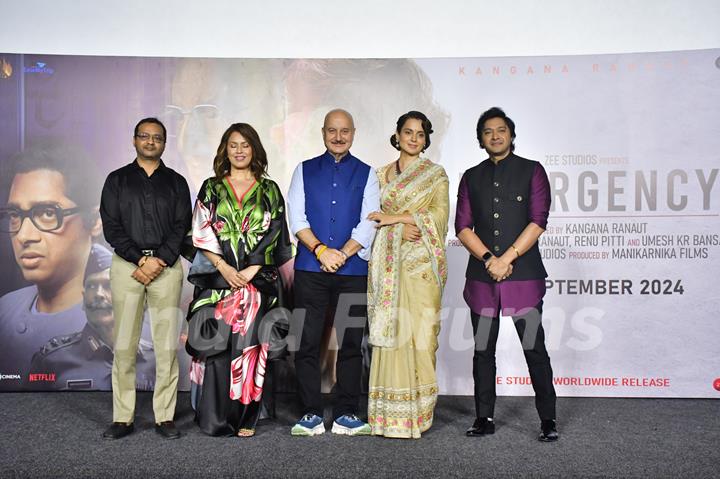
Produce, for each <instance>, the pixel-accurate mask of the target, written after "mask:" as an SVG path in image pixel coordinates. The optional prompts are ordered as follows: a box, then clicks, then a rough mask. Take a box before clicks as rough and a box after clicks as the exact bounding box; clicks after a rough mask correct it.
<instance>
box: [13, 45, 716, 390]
mask: <svg viewBox="0 0 720 479" xmlns="http://www.w3.org/2000/svg"><path fill="white" fill-rule="evenodd" d="M719 56H720V51H717V50H707V51H687V52H671V53H638V54H623V55H579V56H563V57H517V58H465V59H421V60H410V59H364V60H346V59H335V60H332V59H326V60H307V59H196V58H192V59H185V58H123V57H112V58H104V57H80V56H77V57H75V56H51V55H31V54H28V55H17V54H2V53H0V66H1V67H2V74H0V111H2V112H3V113H2V117H1V118H0V170H1V172H2V174H1V175H0V181H1V182H2V185H1V186H2V189H1V191H0V195H1V198H0V208H2V209H1V210H0V230H1V231H0V269H1V270H2V275H3V279H2V281H0V389H3V390H18V389H83V388H91V389H94V388H100V389H108V388H109V387H110V386H109V371H110V370H109V364H110V363H111V361H112V334H111V333H110V332H109V331H111V329H112V328H111V325H112V314H111V309H110V305H111V303H112V294H111V292H109V290H108V288H107V287H106V276H107V268H108V267H109V255H110V251H109V249H108V245H107V244H106V243H105V241H104V238H103V236H102V232H101V225H100V223H99V217H98V214H97V208H98V203H99V197H100V190H101V188H102V185H103V181H104V178H105V177H106V175H107V173H108V172H110V171H112V170H114V169H117V168H119V167H120V166H122V165H124V164H127V163H129V162H130V161H132V160H133V158H134V156H135V149H134V147H133V137H132V135H133V126H134V125H135V123H136V122H137V120H138V119H140V118H143V117H149V116H154V117H158V118H159V119H160V120H161V121H163V123H164V124H165V126H166V127H167V138H166V142H165V152H164V154H163V161H164V162H165V163H166V164H167V165H168V166H169V167H171V168H173V169H174V170H176V171H178V172H179V173H181V174H182V175H183V176H185V177H186V178H187V180H188V183H189V185H190V189H191V190H192V191H193V192H197V190H198V189H199V187H200V185H201V184H202V182H203V180H205V179H206V178H208V177H209V176H211V175H212V162H213V158H214V156H215V154H216V152H217V150H218V146H219V141H220V137H221V135H222V133H223V131H225V129H226V128H227V127H228V126H229V125H230V124H232V123H236V122H248V123H250V124H252V125H253V127H254V128H255V129H256V130H257V131H258V133H259V135H260V138H261V139H262V142H263V145H264V147H265V149H266V151H267V156H268V163H269V176H270V177H271V178H272V179H273V180H274V181H276V182H277V183H278V184H279V185H280V188H281V190H282V191H283V192H284V193H285V192H287V189H288V186H289V183H290V177H291V175H292V171H293V169H294V168H295V166H296V165H297V164H298V163H299V162H301V161H303V160H305V159H308V158H311V157H313V156H317V155H319V154H321V153H322V152H323V150H324V147H323V146H322V135H321V126H322V123H323V118H324V115H325V113H327V111H328V110H330V109H332V108H338V107H341V108H345V109H347V110H349V111H350V112H351V113H352V114H353V116H354V119H355V126H356V128H357V131H356V134H355V139H354V143H353V146H352V153H353V155H355V156H357V157H358V158H360V159H362V160H364V161H366V162H367V163H369V164H371V165H372V166H374V167H380V166H383V165H385V164H388V163H390V162H392V161H395V160H396V159H397V152H396V150H394V149H393V148H392V146H391V145H390V142H389V138H390V136H391V135H392V134H393V132H394V131H395V127H396V124H395V123H396V121H397V118H398V117H399V116H400V115H401V114H403V113H405V112H407V111H409V110H419V111H422V112H423V113H425V114H426V115H427V116H428V118H430V120H431V121H432V124H433V130H434V133H433V136H432V146H431V148H430V149H429V150H428V151H427V153H426V155H427V156H428V157H429V158H430V159H431V160H432V161H434V162H436V163H440V164H441V165H443V167H444V168H445V170H446V172H447V173H448V177H449V178H450V191H451V194H450V200H451V201H450V207H451V208H450V217H451V220H450V222H451V224H450V231H451V234H450V235H449V238H448V244H447V245H446V246H447V258H448V283H447V286H446V289H445V292H444V296H443V310H442V311H441V330H440V335H439V344H440V346H439V349H438V353H437V358H438V360H437V375H438V385H439V388H440V392H441V393H442V394H472V379H471V378H472V375H471V364H472V363H471V358H472V354H473V347H474V342H473V338H472V333H471V327H470V319H469V310H468V307H467V305H466V304H465V302H464V300H463V297H462V292H463V287H464V282H465V277H464V273H465V268H466V265H467V252H466V251H465V249H464V248H463V247H462V245H460V243H459V242H458V241H457V239H456V238H454V237H453V235H452V232H453V228H452V226H453V225H452V219H453V216H454V204H455V194H454V192H455V191H457V188H458V184H459V181H460V178H461V175H462V174H463V172H464V171H465V170H467V169H468V168H470V167H472V166H474V165H476V164H478V163H479V162H481V161H482V160H484V159H485V158H486V157H487V154H486V153H485V151H483V150H481V149H480V148H479V147H478V141H477V138H476V122H477V119H478V117H479V115H480V114H481V113H482V111H484V110H486V109H487V108H490V107H492V106H496V105H497V106H501V107H503V108H504V109H505V111H506V113H507V114H508V115H509V116H510V117H512V118H513V120H515V123H516V126H517V128H516V134H517V138H516V139H515V144H516V148H517V149H516V153H517V154H519V155H520V156H524V157H528V158H530V159H533V160H537V161H539V162H540V163H541V164H542V165H543V167H544V168H545V170H546V171H547V173H548V176H549V179H550V186H551V195H552V207H551V211H550V218H549V223H548V227H547V230H546V231H545V233H544V234H543V236H541V238H540V248H541V252H542V256H543V260H544V263H545V267H546V269H547V270H548V272H549V275H550V276H549V278H548V282H547V286H548V291H547V294H546V296H545V303H544V308H543V310H544V312H543V324H544V326H545V334H546V344H547V348H548V350H549V353H550V356H551V358H552V363H553V367H554V372H555V385H556V389H557V391H558V394H559V395H575V396H656V397H717V394H720V393H719V392H718V390H720V381H716V379H717V378H720V370H718V367H717V364H720V357H719V356H718V351H720V350H719V349H718V348H717V346H716V344H715V343H716V339H715V338H717V337H718V333H719V332H720V331H718V326H717V324H718V323H717V321H713V320H712V318H713V317H714V314H715V310H716V309H717V308H716V305H717V302H718V300H720V297H719V296H718V289H717V288H715V287H713V285H714V281H715V278H714V275H715V272H716V271H717V270H718V267H720V264H719V263H718V262H719V261H720V256H719V255H720V238H719V237H718V233H717V231H718V229H719V227H720V223H719V220H718V218H720V216H718V214H719V210H718V208H719V207H720V198H719V197H718V195H719V194H720V186H718V184H719V182H718V166H717V154H716V153H715V152H717V151H718V150H719V149H720V135H717V132H716V131H715V130H716V125H718V124H720V116H718V115H719V114H720V113H718V111H719V110H718V109H717V107H716V105H718V104H720V90H719V89H718V87H717V85H718V83H717V75H718V72H719V71H720V60H718V57H719ZM148 140H151V139H150V138H149V139H148ZM190 296H191V292H190V287H189V285H187V286H186V292H185V295H184V299H183V303H182V305H181V309H182V308H185V307H186V305H187V302H188V301H189V299H190ZM183 314H184V311H183V312H181V314H180V315H179V316H180V319H179V321H180V322H181V323H183V324H184V321H183V319H182V316H183ZM505 319H507V320H509V318H503V321H501V331H500V339H499V343H498V367H499V369H498V380H497V389H498V393H499V394H532V388H531V385H530V383H529V378H528V375H527V368H526V365H525V361H524V357H523V351H522V348H521V346H520V345H519V344H518V341H517V338H516V336H515V332H514V328H512V324H511V323H510V322H508V321H506V320H505ZM326 337H327V338H329V339H328V341H327V342H328V344H329V347H328V348H327V350H328V351H329V352H328V353H326V354H325V355H324V356H323V359H322V360H321V363H322V369H323V384H324V388H325V390H329V388H330V387H331V386H332V384H333V382H334V364H335V355H334V349H336V348H334V347H333V337H334V336H333V333H332V331H331V330H330V329H328V331H327V332H326ZM146 340H147V341H146ZM183 341H184V336H183V335H181V336H180V337H179V338H178V349H179V351H180V352H181V357H182V358H183V360H184V361H185V360H187V356H186V355H185V354H184V352H183V345H184V343H183ZM140 349H141V354H140V355H139V357H138V365H139V366H138V371H139V374H138V387H139V388H151V387H152V382H153V374H152V371H153V370H154V360H153V359H152V356H153V354H152V343H151V341H150V337H149V334H144V335H143V339H142V340H141V348H140ZM324 350H325V348H324ZM366 360H369V355H366ZM33 364H34V366H33ZM140 365H142V366H140ZM93 368H95V369H93ZM78 371H79V372H78ZM181 371H185V373H183V374H181V388H186V387H188V385H189V379H188V374H187V373H188V372H189V365H188V364H187V363H186V364H185V365H181ZM70 372H71V374H69V373H70ZM288 381H290V380H289V379H288ZM276 384H278V383H277V382H276ZM284 387H287V388H288V389H292V385H290V384H289V383H288V384H287V385H280V388H281V389H282V388H284Z"/></svg>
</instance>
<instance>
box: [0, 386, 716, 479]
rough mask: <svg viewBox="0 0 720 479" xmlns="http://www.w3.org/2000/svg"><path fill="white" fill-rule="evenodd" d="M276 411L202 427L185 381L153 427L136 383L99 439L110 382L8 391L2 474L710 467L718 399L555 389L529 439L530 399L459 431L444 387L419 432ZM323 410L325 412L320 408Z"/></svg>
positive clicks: (702, 472)
mask: <svg viewBox="0 0 720 479" xmlns="http://www.w3.org/2000/svg"><path fill="white" fill-rule="evenodd" d="M278 399H279V401H278V402H279V403H278V418H277V419H276V420H271V421H263V422H261V423H260V425H259V427H258V430H257V435H256V436H255V437H254V438H250V439H240V438H213V437H207V436H204V435H203V434H202V433H200V432H199V431H198V429H197V428H196V427H195V425H194V423H193V414H192V411H191V409H190V406H189V397H188V395H187V394H186V393H182V394H180V397H179V400H178V412H177V416H176V420H177V424H178V426H179V427H180V428H181V429H182V431H183V432H184V436H183V437H182V438H181V439H179V440H176V441H167V440H163V439H162V438H160V437H159V436H158V435H157V434H156V433H155V432H154V430H153V426H152V422H153V421H152V404H151V403H152V397H151V396H150V395H149V394H147V393H141V394H139V395H138V414H137V419H136V432H135V434H133V435H131V436H129V437H127V438H124V439H122V440H118V441H104V440H102V439H101V437H100V436H101V434H102V431H103V429H104V428H105V427H106V425H107V423H108V422H109V421H110V419H111V410H112V406H111V403H112V400H111V395H110V393H105V392H103V393H100V392H96V393H78V392H73V393H5V394H2V395H0V401H2V407H1V410H0V422H1V424H2V430H1V431H2V432H0V434H1V438H2V440H1V453H0V458H2V459H1V460H2V466H0V476H1V477H99V478H105V477H124V478H131V477H172V478H182V477H191V478H197V479H200V478H207V477H248V476H251V475H252V476H255V477H260V478H262V477H361V476H362V477H373V478H374V477H405V476H415V475H417V476H424V477H441V476H442V477H448V476H450V477H577V476H581V477H718V467H720V401H717V400H689V399H660V400H659V399H597V398H592V399H590V398H560V399H559V400H558V426H559V431H560V434H561V438H560V441H559V442H557V443H554V444H544V443H540V442H538V441H537V440H536V436H537V432H538V427H539V421H538V420H537V416H536V415H535V411H534V407H533V399H532V398H529V397H501V398H498V404H497V408H496V416H495V419H496V424H497V432H496V433H495V435H493V436H488V437H483V438H466V437H465V435H464V431H465V429H466V428H467V427H468V426H469V425H470V424H471V423H472V416H473V401H472V398H470V397H458V396H443V397H441V398H440V399H439V402H438V407H437V409H436V418H435V424H434V425H433V427H432V429H431V430H430V431H428V432H427V433H425V434H424V435H423V437H422V439H420V440H397V439H383V438H375V437H359V438H349V437H344V436H334V435H332V434H330V433H329V432H328V433H326V434H325V435H323V436H318V437H312V438H293V437H291V436H290V434H289V431H290V426H291V425H292V423H293V422H294V420H295V419H296V414H297V413H298V411H297V410H296V407H295V406H294V405H293V397H292V396H289V395H288V396H281V397H280V398H278ZM326 419H328V420H329V414H328V415H326Z"/></svg>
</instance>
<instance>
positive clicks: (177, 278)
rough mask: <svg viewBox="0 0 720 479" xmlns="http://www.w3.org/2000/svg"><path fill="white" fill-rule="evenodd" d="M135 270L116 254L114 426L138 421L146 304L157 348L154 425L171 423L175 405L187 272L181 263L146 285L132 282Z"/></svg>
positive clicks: (112, 283) (113, 271)
mask: <svg viewBox="0 0 720 479" xmlns="http://www.w3.org/2000/svg"><path fill="white" fill-rule="evenodd" d="M135 268H137V266H136V265H134V264H132V263H129V262H127V261H125V260H124V259H122V258H120V257H119V256H118V255H113V258H112V265H111V266H110V288H111V290H112V295H113V300H112V305H113V316H114V318H115V326H114V330H113V336H114V338H115V357H114V359H113V367H112V389H113V421H114V422H125V423H129V422H132V421H133V419H134V417H135V363H136V360H137V350H138V342H139V341H140V332H141V330H142V321H143V309H144V306H145V301H146V300H147V307H148V312H149V313H150V330H151V332H152V339H153V346H154V349H155V376H156V377H155V392H154V393H153V411H154V413H155V422H157V423H160V422H163V421H171V420H172V419H173V416H174V415H175V403H176V401H177V384H178V361H177V347H178V335H179V328H178V323H179V322H180V321H182V313H181V311H180V308H179V302H180V293H181V291H182V283H183V269H182V264H181V262H180V260H179V259H178V260H177V261H176V262H175V264H174V265H173V266H171V267H168V268H165V270H164V271H163V272H162V273H160V276H158V277H157V278H155V280H154V281H153V282H151V283H150V284H149V285H147V286H143V284H142V283H140V282H138V281H136V280H135V279H133V278H132V276H131V275H132V273H133V271H134V270H135Z"/></svg>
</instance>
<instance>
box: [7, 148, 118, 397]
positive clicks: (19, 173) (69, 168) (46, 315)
mask: <svg viewBox="0 0 720 479" xmlns="http://www.w3.org/2000/svg"><path fill="white" fill-rule="evenodd" d="M8 164H9V165H10V166H11V168H12V171H11V172H9V174H7V176H5V175H3V176H5V179H6V180H9V181H10V184H9V185H5V186H6V187H8V186H9V194H8V198H7V203H6V204H5V205H4V206H3V207H2V208H0V234H2V235H6V237H9V240H10V243H11V245H12V250H13V254H14V257H15V261H16V262H17V265H18V266H19V268H20V271H21V273H22V276H23V278H24V279H25V280H26V281H28V282H30V283H32V284H31V285H30V286H27V287H24V288H21V289H19V290H17V291H13V292H10V293H8V294H6V295H5V296H3V297H2V298H0V373H2V374H3V375H5V376H10V379H7V380H2V381H0V389H3V390H14V389H20V388H21V387H22V385H23V383H24V382H25V381H26V380H28V378H27V371H28V367H29V365H30V360H31V358H32V355H33V354H34V353H35V352H37V351H38V350H39V349H40V348H41V347H42V346H43V345H44V344H45V343H46V342H47V341H49V340H50V339H51V338H53V337H55V336H58V335H62V334H70V333H73V332H75V331H78V330H80V329H81V328H82V327H83V325H84V323H85V314H84V312H83V310H82V292H83V280H84V277H85V276H86V266H87V264H88V258H90V262H94V260H93V256H95V255H96V254H102V252H103V251H105V252H107V250H105V249H104V248H103V247H102V246H99V245H94V246H93V237H94V236H98V235H99V234H100V230H101V227H100V221H99V218H98V214H97V198H98V190H99V181H98V179H97V178H96V176H95V175H94V174H93V173H94V171H95V164H94V162H93V161H92V160H91V159H90V158H89V157H88V156H87V155H86V154H85V153H84V151H82V150H81V149H79V148H76V147H71V146H69V145H63V144H57V143H52V144H51V143H44V144H39V145H35V146H33V147H32V148H28V149H27V150H25V151H23V152H21V153H20V154H18V155H17V156H16V157H14V158H13V159H11V161H10V162H9V163H8ZM39 377H40V378H42V380H43V381H50V382H51V381H52V377H51V376H39ZM36 386H37V385H36Z"/></svg>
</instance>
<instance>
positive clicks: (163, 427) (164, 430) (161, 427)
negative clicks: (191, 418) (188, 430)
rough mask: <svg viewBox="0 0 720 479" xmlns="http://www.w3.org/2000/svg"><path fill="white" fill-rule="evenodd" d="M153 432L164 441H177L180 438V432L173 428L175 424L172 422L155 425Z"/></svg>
mask: <svg viewBox="0 0 720 479" xmlns="http://www.w3.org/2000/svg"><path fill="white" fill-rule="evenodd" d="M155 431H157V433H158V434H160V435H161V436H162V437H164V438H165V439H177V438H179V437H180V431H178V428H176V427H175V423H174V422H172V421H165V422H161V423H160V424H155Z"/></svg>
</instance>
